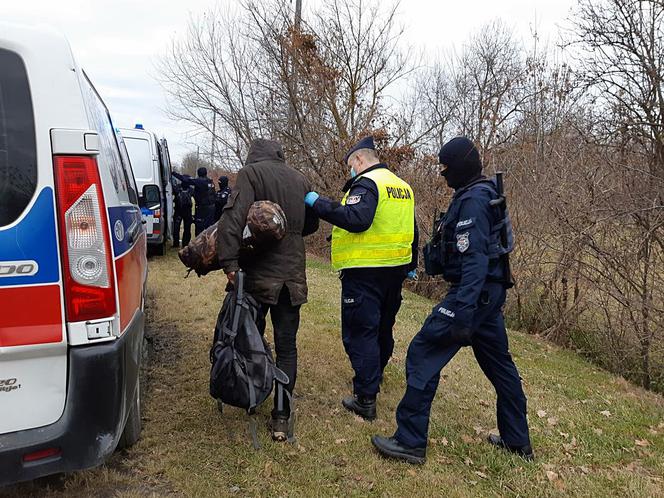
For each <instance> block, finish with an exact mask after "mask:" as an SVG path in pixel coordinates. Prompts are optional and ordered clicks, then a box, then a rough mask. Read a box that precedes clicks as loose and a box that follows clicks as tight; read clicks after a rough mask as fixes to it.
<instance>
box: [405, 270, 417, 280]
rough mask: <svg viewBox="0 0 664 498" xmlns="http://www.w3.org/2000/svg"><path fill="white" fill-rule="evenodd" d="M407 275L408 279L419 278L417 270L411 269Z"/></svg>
mask: <svg viewBox="0 0 664 498" xmlns="http://www.w3.org/2000/svg"><path fill="white" fill-rule="evenodd" d="M407 277H408V280H417V270H410V271H409V272H408V275H407Z"/></svg>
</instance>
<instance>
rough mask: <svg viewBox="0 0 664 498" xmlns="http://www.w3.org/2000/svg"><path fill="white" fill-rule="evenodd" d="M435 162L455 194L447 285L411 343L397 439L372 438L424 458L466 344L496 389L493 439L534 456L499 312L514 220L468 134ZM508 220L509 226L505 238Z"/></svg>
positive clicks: (443, 251) (381, 446)
mask: <svg viewBox="0 0 664 498" xmlns="http://www.w3.org/2000/svg"><path fill="white" fill-rule="evenodd" d="M438 159H439V161H440V164H441V165H442V167H443V171H442V173H441V174H442V175H443V177H445V180H446V181H447V184H448V186H450V187H451V188H453V189H454V190H455V193H454V197H453V198H452V202H451V204H450V206H449V208H448V210H447V213H446V214H445V216H444V218H443V219H442V221H441V223H440V224H439V226H438V227H437V233H438V234H439V236H440V240H441V243H440V244H439V245H438V246H436V247H438V252H439V253H438V254H434V256H433V258H434V259H436V260H437V261H438V262H439V267H440V271H436V272H435V274H438V273H441V274H442V275H443V277H444V278H445V280H447V282H449V284H450V287H449V290H448V292H447V295H446V296H445V298H444V299H443V301H442V302H441V303H440V304H438V305H437V306H436V307H434V309H433V311H432V313H431V314H430V315H429V317H428V318H427V319H426V321H425V322H424V325H423V326H422V329H421V330H420V331H419V332H418V334H417V335H416V336H415V337H414V338H413V340H412V342H411V344H410V347H409V348H408V355H407V358H406V377H407V388H406V392H405V394H404V396H403V399H402V400H401V403H400V404H399V406H398V408H397V413H396V420H397V430H396V432H395V434H394V435H393V436H392V437H382V436H374V437H373V438H372V443H373V445H374V446H375V447H376V449H377V450H378V451H379V452H380V453H381V454H383V455H384V456H388V457H391V458H396V459H399V460H404V461H407V462H409V463H415V464H421V463H424V461H425V458H426V446H427V435H428V429H429V413H430V411H431V403H432V401H433V398H434V395H435V394H436V389H437V388H438V382H439V380H440V372H441V370H442V369H443V367H444V366H445V365H447V363H448V362H449V361H450V360H451V359H452V358H453V357H454V355H455V354H456V353H457V352H458V351H459V350H460V349H461V348H462V347H465V346H470V347H472V348H473V353H474V354H475V358H476V359H477V362H478V363H479V364H480V367H481V368H482V371H483V372H484V374H485V375H486V376H487V377H488V379H489V380H490V381H491V383H492V384H493V386H494V387H495V389H496V393H497V417H498V430H499V431H500V435H495V434H490V435H489V437H488V442H489V443H491V444H492V445H494V446H497V447H499V448H502V449H504V450H507V451H509V452H512V453H515V454H517V455H520V456H522V457H523V458H525V459H528V460H531V459H532V458H533V450H532V447H531V444H530V437H529V434H528V422H527V420H526V397H525V395H524V393H523V388H522V386H521V378H520V377H519V372H518V371H517V368H516V366H515V365H514V362H513V361H512V356H511V355H510V352H509V350H508V342H507V332H506V330H505V324H504V321H503V314H502V311H501V310H502V307H503V304H504V303H505V294H506V289H507V288H509V287H511V278H510V276H509V271H508V266H507V265H508V262H507V259H506V257H505V256H506V254H507V253H508V252H509V251H511V249H512V247H511V246H512V243H511V241H512V240H513V239H512V235H511V223H509V217H508V215H507V214H506V209H499V208H498V207H497V206H499V205H500V202H501V199H500V198H499V196H498V193H497V192H496V184H495V183H494V182H493V181H492V180H489V179H487V178H485V177H484V176H482V163H481V160H480V155H479V152H478V150H477V148H476V147H475V145H474V144H473V143H472V142H471V141H470V140H469V139H467V138H465V137H458V138H454V139H453V140H450V141H449V142H448V143H446V144H445V145H444V146H443V147H442V148H441V149H440V153H439V154H438ZM492 201H493V202H492ZM503 224H505V226H506V227H510V228H509V233H507V234H505V235H506V236H505V237H504V238H502V239H501V235H500V234H501V227H502V226H503ZM435 236H436V234H434V237H435ZM504 240H507V241H509V244H508V246H507V247H505V244H504Z"/></svg>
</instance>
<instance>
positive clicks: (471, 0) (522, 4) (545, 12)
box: [0, 0, 576, 162]
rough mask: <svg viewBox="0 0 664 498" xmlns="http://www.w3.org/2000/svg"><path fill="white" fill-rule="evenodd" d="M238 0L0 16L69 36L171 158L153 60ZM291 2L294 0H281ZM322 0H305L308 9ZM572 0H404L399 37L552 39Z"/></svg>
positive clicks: (118, 110)
mask: <svg viewBox="0 0 664 498" xmlns="http://www.w3.org/2000/svg"><path fill="white" fill-rule="evenodd" d="M235 1H237V0H159V1H157V0H141V1H136V0H15V1H14V0H13V1H9V0H0V17H1V18H2V19H3V20H17V21H20V22H23V23H40V24H49V25H51V26H55V27H57V28H59V29H60V30H62V31H63V32H64V33H65V34H66V36H67V37H68V38H69V41H70V43H71V44H72V48H73V51H74V55H75V57H76V59H77V60H78V63H79V64H80V65H81V66H82V67H83V69H85V71H86V72H87V73H88V75H89V76H90V79H91V80H92V82H93V83H94V85H95V86H96V87H97V90H98V91H99V93H100V94H101V95H102V98H103V99H104V101H105V102H106V105H107V106H108V107H109V109H110V112H111V115H112V116H113V119H114V121H115V123H116V126H120V127H133V125H134V123H143V124H144V126H145V128H146V129H150V130H152V131H155V132H156V133H157V134H158V135H159V136H162V135H163V136H166V138H167V139H168V142H169V145H170V150H171V156H172V158H173V160H174V161H175V162H178V161H179V160H180V159H181V157H182V156H183V155H184V154H185V153H186V152H187V151H189V150H194V149H195V145H193V140H192V138H191V136H190V132H191V127H190V126H189V125H188V124H187V123H183V122H174V121H170V120H169V119H168V118H167V116H166V114H165V113H164V108H165V107H166V99H165V95H164V93H163V91H162V89H161V87H160V86H159V83H158V82H157V81H155V60H156V59H157V58H158V57H160V56H161V55H163V54H164V53H165V52H166V50H167V48H168V45H169V42H170V40H171V39H172V38H173V37H174V36H178V35H180V34H182V33H183V31H184V29H185V25H186V23H187V20H188V18H189V16H190V15H191V14H194V15H196V14H198V13H201V12H203V11H205V10H206V9H208V8H210V7H211V6H212V5H214V4H215V3H221V4H227V3H234V2H235ZM284 1H285V2H289V3H290V2H291V1H292V0H284ZM320 1H324V0H303V3H304V6H305V15H306V8H307V6H308V5H309V6H310V5H312V4H314V3H316V2H320ZM575 3H576V2H575V0H463V1H455V2H447V1H444V0H402V1H401V6H400V20H401V22H402V23H403V24H404V25H405V27H406V29H407V31H406V37H405V41H406V42H407V43H409V44H411V45H413V46H415V47H418V48H421V49H423V50H425V51H426V52H427V53H429V54H433V55H435V54H440V53H442V52H443V51H445V50H449V49H451V48H453V47H455V46H460V45H461V44H462V43H463V42H464V41H465V40H466V39H467V37H468V36H469V35H470V34H471V33H473V32H474V31H476V30H477V29H479V28H480V27H481V26H483V25H484V24H486V23H487V22H489V21H491V20H493V19H496V18H501V19H502V20H503V21H504V22H505V23H506V24H507V25H508V26H510V27H512V28H513V29H514V30H515V32H516V33H517V35H518V36H520V37H522V39H523V40H524V41H525V42H526V43H530V35H531V33H532V31H533V29H535V28H537V32H538V33H539V35H540V38H541V39H542V40H544V41H546V40H547V39H548V40H549V41H550V42H551V43H555V41H557V27H558V26H559V25H561V24H564V22H565V19H566V18H567V16H568V13H569V10H570V8H571V7H573V6H574V5H575Z"/></svg>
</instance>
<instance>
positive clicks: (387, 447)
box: [371, 436, 427, 465]
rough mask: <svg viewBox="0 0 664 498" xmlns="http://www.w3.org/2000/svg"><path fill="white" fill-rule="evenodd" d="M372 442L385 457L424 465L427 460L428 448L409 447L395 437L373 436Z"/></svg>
mask: <svg viewBox="0 0 664 498" xmlns="http://www.w3.org/2000/svg"><path fill="white" fill-rule="evenodd" d="M371 443H372V444H373V445H374V447H375V448H376V449H377V450H378V453H380V454H381V455H383V456H385V457H389V458H395V459H397V460H403V461H404V462H408V463H412V464H414V465H422V464H424V462H426V460H427V457H426V454H427V450H426V448H408V447H407V446H404V445H403V444H401V443H400V442H399V441H397V440H396V439H395V438H393V437H383V436H373V437H372V438H371Z"/></svg>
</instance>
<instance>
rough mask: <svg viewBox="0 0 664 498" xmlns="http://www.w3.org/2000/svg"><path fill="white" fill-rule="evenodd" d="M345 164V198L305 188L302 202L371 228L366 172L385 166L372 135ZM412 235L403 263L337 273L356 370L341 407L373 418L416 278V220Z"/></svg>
mask: <svg viewBox="0 0 664 498" xmlns="http://www.w3.org/2000/svg"><path fill="white" fill-rule="evenodd" d="M344 162H345V163H346V164H347V165H348V164H349V163H352V164H355V167H351V170H350V175H351V178H350V179H349V180H348V181H347V182H346V184H345V185H344V187H343V191H344V193H346V197H345V201H344V202H343V203H340V202H337V201H333V200H331V199H327V198H325V197H320V196H319V195H318V194H317V193H315V192H310V193H309V194H307V196H306V198H305V203H306V204H307V205H308V206H310V207H312V208H313V210H314V211H315V212H316V214H317V215H318V216H319V217H320V218H321V219H323V220H325V221H327V222H329V223H331V224H332V225H334V226H335V227H338V228H341V229H343V230H345V231H347V232H350V233H354V234H359V233H365V232H367V231H368V230H370V228H371V227H372V224H373V222H374V219H375V217H377V207H378V205H379V191H378V186H377V184H376V182H375V181H374V180H372V179H371V178H369V177H368V176H371V175H372V172H375V171H377V170H383V171H382V172H379V173H378V175H380V174H381V173H386V172H387V165H386V164H384V163H381V162H380V161H379V159H378V156H377V155H376V154H375V145H374V141H373V138H372V137H366V138H365V139H363V140H361V141H360V142H358V143H357V144H356V145H355V146H354V147H353V148H351V149H350V151H349V152H348V153H347V154H346V157H345V159H344ZM387 174H388V175H390V173H387ZM367 175H368V176H367ZM394 178H397V177H396V176H394ZM397 179H398V178H397ZM367 233H368V232H367ZM333 236H334V235H333ZM411 237H412V240H413V242H412V244H411V251H412V256H411V255H409V257H408V259H409V262H408V263H407V264H401V265H399V266H383V267H350V268H345V269H342V270H341V271H340V278H341V282H342V338H343V343H344V348H345V350H346V353H347V354H348V357H349V359H350V361H351V365H352V367H353V370H354V372H355V376H354V378H353V396H351V397H347V398H344V399H343V400H342V405H343V406H344V408H346V409H347V410H349V411H351V412H353V413H355V414H357V415H359V416H360V417H362V418H364V419H367V420H373V419H375V418H376V396H377V394H378V392H379V391H380V383H381V382H382V379H383V371H384V369H385V366H386V365H387V363H388V361H389V359H390V357H391V356H392V352H393V350H394V338H393V334H392V328H393V326H394V323H395V320H396V315H397V312H398V311H399V308H400V306H401V288H402V285H403V282H404V280H405V279H406V277H408V278H411V279H413V278H415V277H416V268H417V252H418V251H417V247H418V232H417V224H414V225H413V234H412V235H411ZM333 260H334V243H333ZM350 266H353V265H350Z"/></svg>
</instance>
